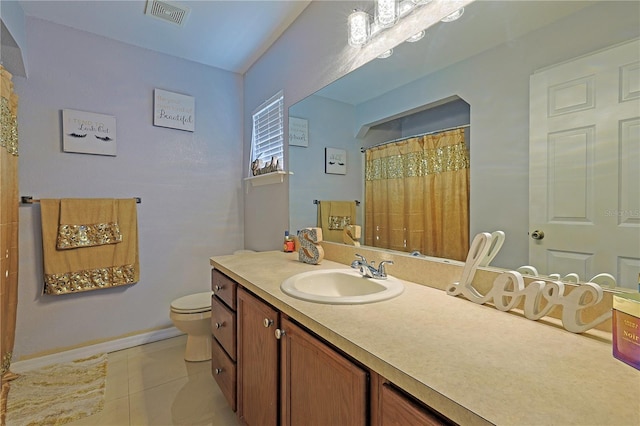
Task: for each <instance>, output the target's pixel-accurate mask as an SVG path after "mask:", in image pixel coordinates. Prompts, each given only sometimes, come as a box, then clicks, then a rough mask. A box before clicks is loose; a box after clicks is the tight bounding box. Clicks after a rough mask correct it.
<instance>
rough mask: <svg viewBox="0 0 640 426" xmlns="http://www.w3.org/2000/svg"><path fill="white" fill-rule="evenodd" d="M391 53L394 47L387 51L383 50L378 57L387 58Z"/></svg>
mask: <svg viewBox="0 0 640 426" xmlns="http://www.w3.org/2000/svg"><path fill="white" fill-rule="evenodd" d="M391 55H393V49H389V50H387V51H386V52H382V53H381V54H380V55H378V59H387V58H388V57H389V56H391Z"/></svg>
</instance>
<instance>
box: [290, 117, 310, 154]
mask: <svg viewBox="0 0 640 426" xmlns="http://www.w3.org/2000/svg"><path fill="white" fill-rule="evenodd" d="M289 145H290V146H304V147H307V146H309V122H308V121H307V120H305V119H304V118H296V117H289Z"/></svg>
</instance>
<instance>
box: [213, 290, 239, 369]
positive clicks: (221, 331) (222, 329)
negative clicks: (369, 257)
mask: <svg viewBox="0 0 640 426" xmlns="http://www.w3.org/2000/svg"><path fill="white" fill-rule="evenodd" d="M211 334H213V337H215V338H216V340H217V341H218V343H220V344H221V345H222V347H223V348H224V350H225V351H227V354H229V356H230V357H231V359H233V360H234V361H235V360H236V313H235V312H234V311H232V310H231V309H229V308H228V307H227V305H225V304H224V303H222V302H221V301H220V299H218V298H217V297H216V296H211Z"/></svg>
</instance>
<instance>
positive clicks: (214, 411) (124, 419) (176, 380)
mask: <svg viewBox="0 0 640 426" xmlns="http://www.w3.org/2000/svg"><path fill="white" fill-rule="evenodd" d="M186 340H187V339H186V336H178V337H174V338H172V339H167V340H161V341H159V342H154V343H148V344H146V345H142V346H137V347H134V348H129V349H125V350H122V351H118V352H112V353H109V355H108V363H107V388H106V395H105V404H104V409H103V410H102V411H101V412H99V413H96V414H94V415H92V416H89V417H85V418H83V419H80V420H78V421H76V422H73V423H68V425H72V426H80V425H104V426H125V425H136V426H142V425H151V426H165V425H212V426H236V425H239V423H238V421H237V419H236V415H235V413H234V412H233V411H232V410H231V408H229V405H228V404H227V401H226V399H225V398H224V396H223V395H222V393H221V392H220V389H219V388H218V385H217V384H216V382H215V380H214V379H213V377H212V376H211V362H210V361H205V362H186V361H185V360H184V359H183V355H184V347H185V344H186Z"/></svg>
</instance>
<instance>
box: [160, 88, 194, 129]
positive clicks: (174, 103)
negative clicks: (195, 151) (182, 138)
mask: <svg viewBox="0 0 640 426" xmlns="http://www.w3.org/2000/svg"><path fill="white" fill-rule="evenodd" d="M153 95H154V97H153V125H154V126H158V127H168V128H171V129H178V130H186V131H188V132H193V131H195V129H196V101H195V98H194V97H193V96H187V95H181V94H180V93H173V92H168V91H166V90H162V89H154V90H153Z"/></svg>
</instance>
